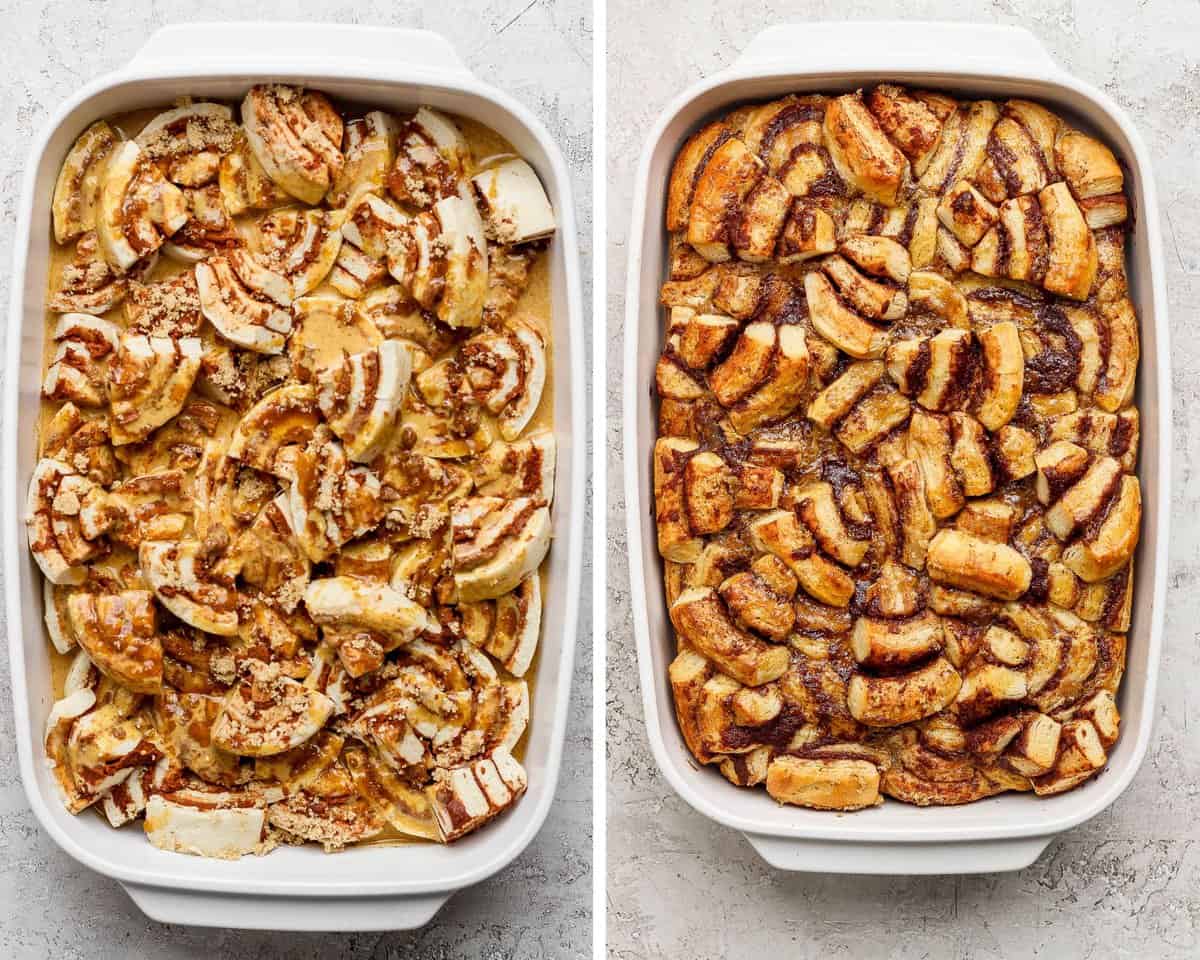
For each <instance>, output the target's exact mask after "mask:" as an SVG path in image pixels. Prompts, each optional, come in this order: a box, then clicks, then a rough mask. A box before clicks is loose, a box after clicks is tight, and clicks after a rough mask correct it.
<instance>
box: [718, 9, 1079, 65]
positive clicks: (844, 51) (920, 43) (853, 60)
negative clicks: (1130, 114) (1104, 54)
mask: <svg viewBox="0 0 1200 960" xmlns="http://www.w3.org/2000/svg"><path fill="white" fill-rule="evenodd" d="M814 61H815V62H814ZM900 61H912V62H913V63H915V64H924V65H925V66H926V67H928V66H929V65H930V64H936V65H937V66H938V68H939V70H942V69H946V70H953V71H956V72H963V73H973V72H980V71H983V70H986V71H987V72H1000V68H1002V70H1003V72H1004V73H1007V74H1010V75H1019V74H1021V73H1028V72H1032V71H1036V72H1042V71H1047V70H1052V71H1054V72H1058V70H1059V67H1058V65H1057V64H1056V63H1055V62H1054V58H1053V57H1051V56H1050V54H1048V53H1047V52H1046V48H1045V47H1043V46H1042V44H1041V42H1040V41H1039V40H1038V39H1037V37H1035V36H1034V35H1033V34H1032V33H1030V32H1029V31H1028V30H1026V29H1024V28H1023V27H1011V26H1007V25H1003V24H993V23H931V22H920V21H916V22H912V21H899V20H896V21H859V22H830V23H783V24H779V25H777V26H774V27H768V28H767V29H766V30H764V31H762V32H761V33H759V34H758V35H756V36H755V37H754V39H752V40H751V41H750V43H749V45H748V46H747V47H746V49H745V50H744V51H742V55H741V56H740V57H738V59H737V60H736V61H735V62H734V64H733V69H734V70H741V69H745V68H762V67H764V66H768V65H772V66H779V65H780V64H781V62H783V63H791V64H794V65H796V67H797V68H802V69H803V70H804V71H805V72H806V73H811V72H812V71H813V70H815V69H828V70H831V71H833V70H856V69H859V68H861V66H862V65H863V64H864V63H867V64H885V65H892V64H895V65H896V68H898V67H899V63H900ZM988 67H990V68H991V69H990V70H987V68H988Z"/></svg>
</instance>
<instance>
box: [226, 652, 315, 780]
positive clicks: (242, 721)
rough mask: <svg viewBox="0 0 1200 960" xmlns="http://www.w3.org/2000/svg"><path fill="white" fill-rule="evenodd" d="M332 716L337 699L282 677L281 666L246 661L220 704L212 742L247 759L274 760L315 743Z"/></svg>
mask: <svg viewBox="0 0 1200 960" xmlns="http://www.w3.org/2000/svg"><path fill="white" fill-rule="evenodd" d="M332 712H333V701H331V700H330V699H329V698H328V697H326V696H325V695H324V694H322V693H318V692H317V691H315V690H309V689H308V688H306V687H304V686H303V685H301V684H299V683H297V682H296V681H295V680H292V679H291V678H289V677H286V676H283V675H281V674H280V672H279V666H278V664H268V663H263V662H262V661H260V660H247V661H246V666H245V668H244V672H243V674H242V676H241V677H240V678H239V680H238V682H237V683H236V684H234V686H233V687H231V688H230V690H229V693H227V694H226V696H225V700H224V702H223V703H222V704H221V711H220V713H219V714H218V715H217V719H216V722H215V723H214V724H213V727H212V741H213V744H214V745H215V746H217V747H219V748H220V749H222V750H225V751H227V752H228V753H233V754H236V755H238V756H242V757H267V756H274V755H276V754H280V753H283V752H285V751H287V750H291V749H292V748H294V747H297V746H299V745H300V744H302V743H304V742H305V741H307V740H309V739H311V738H312V737H313V736H314V735H315V734H316V733H317V732H318V731H319V730H320V729H321V728H322V727H323V726H324V725H325V721H326V720H328V719H329V716H330V714H332Z"/></svg>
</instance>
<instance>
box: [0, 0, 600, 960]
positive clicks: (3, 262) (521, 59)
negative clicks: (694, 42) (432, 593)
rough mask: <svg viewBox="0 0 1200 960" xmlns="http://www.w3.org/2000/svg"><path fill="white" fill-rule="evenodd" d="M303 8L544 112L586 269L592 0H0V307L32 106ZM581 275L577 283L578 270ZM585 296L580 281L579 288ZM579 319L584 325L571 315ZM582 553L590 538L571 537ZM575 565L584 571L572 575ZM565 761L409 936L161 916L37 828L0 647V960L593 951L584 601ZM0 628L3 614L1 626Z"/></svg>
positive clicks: (41, 107) (415, 958)
mask: <svg viewBox="0 0 1200 960" xmlns="http://www.w3.org/2000/svg"><path fill="white" fill-rule="evenodd" d="M249 17H255V18H261V19H287V20H300V19H317V20H324V21H328V22H335V21H336V22H349V23H365V24H378V25H389V24H391V25H403V26H414V27H427V28H429V29H432V30H438V31H440V32H442V33H443V34H445V35H446V36H448V37H449V38H450V39H451V40H452V41H453V43H454V45H455V47H456V48H457V49H458V51H459V52H460V54H461V55H462V56H463V58H464V59H465V60H466V62H467V63H468V65H469V66H470V67H471V68H472V69H473V70H474V71H475V72H476V74H477V75H478V76H480V77H482V78H483V79H485V80H487V81H489V82H492V83H495V84H496V85H498V86H500V87H503V88H505V89H506V90H508V91H509V92H510V93H512V94H513V95H514V96H516V97H517V98H518V99H519V100H521V101H523V102H524V103H525V104H526V105H527V106H529V107H530V108H531V109H533V111H534V112H535V113H537V114H538V115H539V116H540V117H541V118H542V119H543V120H544V121H545V123H546V124H547V126H548V127H549V129H550V131H551V133H552V134H553V135H554V136H555V137H556V138H557V140H558V142H559V144H560V145H561V146H562V149H563V151H564V153H565V154H566V156H567V160H568V162H569V164H570V166H571V170H572V174H573V176H574V182H575V189H576V197H577V199H578V206H579V237H580V242H581V244H582V246H583V250H584V264H583V268H584V272H583V275H584V277H585V278H590V276H591V265H590V264H591V260H590V254H591V216H590V210H591V203H590V195H589V194H590V188H591V178H590V171H591V158H592V139H591V110H592V107H591V94H590V87H591V43H592V39H591V5H590V3H589V2H588V0H556V2H553V3H549V2H542V0H533V2H530V0H492V2H486V3H478V2H470V0H440V2H438V3H436V4H421V5H418V4H394V3H391V2H387V0H371V2H348V0H343V2H338V0H334V2H331V3H328V4H316V3H312V4H307V5H305V4H300V3H294V2H284V0H255V2H254V3H244V2H236V0H188V2H167V0H159V2H154V3H147V2H142V0H111V2H84V0H51V2H31V0H0V130H3V131H4V135H3V136H0V304H3V305H4V306H3V307H2V308H0V309H3V310H5V311H6V310H7V305H8V284H9V276H8V274H9V264H10V263H11V250H12V234H13V228H14V220H15V217H16V202H17V192H18V190H19V186H20V174H21V168H22V165H23V163H24V160H25V151H26V149H27V148H28V144H29V141H30V139H31V137H32V135H33V133H34V132H35V131H36V130H37V129H38V127H39V126H40V124H41V123H42V121H43V120H44V119H45V117H46V116H47V114H48V113H49V112H50V111H51V110H53V109H54V108H55V107H56V106H57V105H58V103H59V102H60V101H62V100H63V99H65V98H66V97H67V96H68V95H69V94H71V93H72V92H73V91H74V90H75V89H77V88H78V87H79V85H80V84H82V83H83V82H85V81H87V80H90V79H91V78H92V77H94V76H96V75H98V74H100V73H102V72H105V71H107V70H111V69H114V68H116V67H117V66H119V65H120V64H121V63H123V62H124V61H126V60H127V59H128V58H129V57H130V55H131V54H132V53H133V52H134V51H135V50H136V49H137V48H138V46H139V45H140V44H141V43H142V41H143V40H144V38H145V37H146V36H147V35H148V34H149V33H150V32H151V31H152V30H153V29H154V28H156V27H158V26H161V25H163V24H166V23H172V22H177V21H184V20H210V21H211V20H240V19H247V18H249ZM588 286H589V288H590V283H589V284H588ZM589 302H590V289H589V290H585V293H584V303H585V304H587V303H589ZM586 327H587V329H588V330H589V331H590V330H591V324H590V323H588V324H586ZM585 556H590V548H588V549H587V550H585ZM589 578H590V572H589V571H587V570H585V573H584V583H587V582H589ZM580 619H581V622H580V629H579V631H578V636H579V638H580V646H579V657H578V670H577V673H576V677H575V684H574V690H573V699H572V704H571V715H570V723H569V727H568V739H567V748H566V756H565V762H564V765H563V770H562V778H561V781H560V784H559V790H558V796H557V798H556V802H555V805H554V807H553V810H552V811H551V814H550V817H549V819H548V820H547V822H546V825H545V827H544V828H543V829H542V831H541V833H540V834H539V835H538V837H537V838H536V839H535V840H534V842H533V844H532V845H531V846H530V847H529V849H528V850H526V851H525V853H524V854H523V855H521V856H520V857H519V858H518V859H517V860H516V861H515V862H514V863H513V864H512V865H511V866H509V867H508V869H506V870H504V871H503V872H501V873H500V874H499V875H497V876H496V877H494V878H492V879H491V880H489V881H487V882H485V883H482V884H480V885H479V886H477V887H475V888H474V889H472V890H469V891H466V892H464V893H462V894H460V895H459V896H457V897H455V898H454V899H453V900H451V902H450V904H449V905H448V906H447V907H446V908H445V909H444V910H443V911H442V912H441V914H440V915H439V916H438V918H437V919H436V920H435V921H434V922H433V923H432V924H430V925H429V926H427V927H426V928H425V929H423V930H421V931H418V932H414V933H407V934H405V933H392V934H361V935H351V936H332V935H286V934H278V933H244V932H231V931H220V930H197V929H187V928H182V927H168V926H163V925H161V924H158V923H155V922H153V921H151V920H148V919H147V918H146V917H144V916H143V915H142V914H141V913H140V912H139V911H138V910H137V908H136V907H135V906H134V905H133V903H132V902H131V901H130V900H129V899H128V898H127V897H126V896H125V894H124V892H123V891H122V890H121V888H120V887H119V886H118V885H117V884H116V883H114V882H113V881H110V880H107V879H105V878H103V877H100V876H98V875H96V874H94V873H92V872H90V871H88V870H87V869H85V868H83V867H81V866H79V865H78V864H76V863H75V862H74V861H73V860H71V859H70V858H69V857H67V856H66V855H65V854H63V853H62V852H61V851H59V850H58V848H57V847H56V846H55V845H54V844H53V842H52V841H51V840H50V839H49V837H47V836H46V835H45V834H44V833H43V832H42V831H41V830H40V828H39V827H38V825H37V823H36V821H35V819H34V817H33V814H32V813H31V812H30V810H29V808H28V806H27V805H26V802H25V795H24V792H23V790H22V788H21V784H20V780H19V776H18V772H17V763H16V757H15V753H14V748H13V730H12V710H11V705H10V700H9V692H8V691H9V677H8V658H7V656H3V657H0V957H4V958H12V960H43V958H47V957H54V958H56V960H74V958H87V960H135V958H137V960H140V958H144V957H145V958H148V957H154V958H180V957H192V956H204V957H206V958H236V960H248V958H267V957H272V958H274V957H284V958H289V960H302V958H318V957H320V958H328V957H336V958H339V960H340V958H352V960H366V958H373V960H384V958H396V957H401V956H403V957H405V958H406V960H422V958H429V960H434V958H446V957H456V958H457V957H462V958H477V957H478V958H488V960H499V958H517V957H519V958H547V960H558V958H580V957H587V956H590V955H591V896H592V890H591V888H592V884H591V868H590V863H591V843H592V837H591V805H590V803H589V798H590V795H591V754H590V744H591V717H592V710H591V680H590V677H591V646H590V643H588V642H587V638H588V637H589V636H590V620H591V612H590V605H588V604H586V603H585V605H584V608H583V609H582V610H581V618H580ZM0 629H2V625H0Z"/></svg>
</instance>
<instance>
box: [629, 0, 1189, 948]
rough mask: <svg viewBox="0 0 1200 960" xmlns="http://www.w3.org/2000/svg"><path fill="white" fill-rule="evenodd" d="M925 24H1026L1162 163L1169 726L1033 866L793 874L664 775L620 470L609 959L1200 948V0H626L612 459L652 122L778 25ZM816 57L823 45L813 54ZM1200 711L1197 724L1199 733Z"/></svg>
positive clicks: (1163, 720) (1165, 697)
mask: <svg viewBox="0 0 1200 960" xmlns="http://www.w3.org/2000/svg"><path fill="white" fill-rule="evenodd" d="M868 18H877V19H884V18H910V19H936V18H942V19H949V20H981V21H998V22H1003V23H1012V24H1020V25H1024V26H1027V27H1028V28H1030V29H1031V30H1033V31H1034V33H1036V34H1037V35H1038V36H1039V37H1040V38H1041V40H1042V42H1043V43H1044V44H1045V45H1046V47H1047V48H1048V49H1049V50H1050V51H1051V52H1052V53H1053V55H1054V56H1055V57H1056V58H1057V59H1058V60H1059V62H1061V63H1062V64H1064V65H1065V66H1066V67H1067V68H1068V69H1069V70H1071V71H1072V72H1073V73H1075V74H1077V75H1078V76H1080V77H1082V78H1084V79H1086V80H1089V81H1091V82H1092V83H1094V84H1097V85H1099V86H1101V87H1103V88H1104V89H1105V90H1106V91H1107V92H1108V93H1109V94H1111V95H1112V96H1113V97H1115V98H1116V99H1117V100H1118V101H1119V102H1120V103H1121V104H1122V105H1123V106H1124V107H1126V108H1127V109H1128V111H1129V112H1130V114H1131V115H1132V117H1133V119H1134V120H1135V121H1136V122H1137V124H1138V126H1139V127H1140V130H1141V133H1142V135H1143V137H1144V138H1145V139H1146V141H1147V143H1148V144H1149V147H1150V152H1151V154H1152V156H1153V158H1154V161H1155V164H1156V174H1157V178H1158V186H1159V194H1160V199H1161V203H1162V213H1163V215H1164V230H1165V231H1166V234H1167V235H1166V236H1165V238H1164V245H1165V249H1166V254H1167V269H1168V271H1169V276H1168V285H1169V290H1170V308H1171V320H1172V324H1171V325H1172V342H1173V345H1174V388H1175V416H1174V420H1175V448H1174V452H1175V467H1174V474H1175V484H1174V498H1173V502H1172V515H1173V517H1174V518H1175V521H1174V530H1173V539H1172V545H1171V577H1170V592H1169V594H1168V608H1167V618H1166V625H1167V641H1166V651H1165V656H1164V660H1163V666H1162V675H1161V685H1160V701H1159V702H1160V709H1159V714H1158V719H1157V724H1156V728H1155V740H1154V744H1153V746H1152V747H1151V750H1150V754H1149V756H1148V757H1147V760H1146V763H1145V765H1144V767H1143V768H1142V770H1141V771H1140V773H1139V775H1138V777H1137V779H1136V781H1135V783H1134V784H1133V785H1132V786H1131V787H1130V789H1129V790H1128V791H1127V792H1126V794H1125V795H1124V796H1123V797H1122V798H1121V799H1120V800H1119V801H1118V802H1117V803H1116V804H1115V805H1114V806H1113V807H1112V808H1111V809H1110V810H1109V811H1107V812H1106V813H1105V814H1103V815H1101V816H1100V817H1097V818H1096V819H1095V820H1093V821H1092V822H1090V823H1088V824H1087V825H1085V826H1083V827H1080V828H1079V829H1076V830H1074V831H1072V832H1070V833H1069V834H1067V835H1066V836H1064V837H1062V838H1061V839H1059V840H1057V841H1056V842H1054V843H1053V844H1052V846H1051V847H1050V849H1049V850H1048V851H1047V852H1046V853H1045V855H1044V856H1043V857H1042V858H1041V860H1040V861H1039V862H1038V863H1037V864H1035V865H1034V866H1033V867H1031V868H1029V869H1027V870H1024V871H1021V872H1020V873H1014V874H1006V875H992V876H977V877H964V878H954V877H944V878H930V879H910V880H909V879H881V878H868V877H830V876H805V875H788V874H785V873H780V872H775V871H773V870H771V869H769V868H768V867H766V866H765V865H764V864H763V863H762V862H761V861H760V860H759V859H758V857H757V856H756V855H755V854H754V852H753V851H752V850H751V849H750V847H749V846H748V845H747V844H746V842H745V841H744V840H743V839H742V838H741V837H740V836H738V835H737V834H736V833H734V832H732V831H730V830H727V829H725V828H723V827H719V826H717V825H715V824H713V823H711V822H710V821H708V820H706V819H704V818H703V817H701V816H700V815H699V814H697V813H695V812H693V811H692V810H691V809H690V808H689V807H687V806H686V804H684V803H683V802H682V801H681V800H680V799H678V798H677V797H676V796H675V794H674V793H673V792H672V790H671V789H670V787H669V786H668V785H667V784H666V782H665V781H664V780H663V779H662V777H661V776H660V775H659V774H658V771H657V769H656V767H655V765H654V761H653V759H652V758H651V756H650V754H649V752H648V749H647V745H646V738H645V734H644V731H643V726H642V709H641V702H640V699H639V694H638V683H637V674H636V666H635V654H634V648H633V637H632V627H631V622H630V617H629V607H628V597H629V589H630V587H629V584H628V581H627V574H626V567H625V564H624V562H623V559H622V558H623V557H624V556H625V553H626V546H625V532H624V531H625V519H624V514H623V496H622V489H621V479H620V473H619V471H616V470H610V473H609V475H608V504H609V532H608V540H609V549H610V553H609V557H610V563H609V577H610V589H609V596H610V599H609V614H608V617H609V627H608V628H609V653H608V657H609V675H608V678H607V684H608V689H607V704H608V721H607V723H608V744H609V747H608V749H609V798H608V810H609V824H608V857H609V860H608V863H609V870H608V936H609V955H610V956H611V957H614V958H620V960H634V958H639V960H640V958H676V957H686V958H688V960H705V958H716V957H721V958H728V960H735V958H743V957H788V958H796V960H801V958H817V957H820V958H822V960H829V958H835V957H838V958H843V957H844V958H858V957H872V958H875V957H889V958H896V960H906V958H912V960H916V958H930V960H943V958H945V960H948V958H961V960H968V958H969V960H998V958H1018V957H1020V958H1024V957H1054V958H1056V960H1057V958H1062V960H1076V958H1084V957H1108V958H1113V960H1116V958H1125V957H1129V958H1133V957H1137V958H1147V960H1149V958H1164V960H1165V958H1179V960H1182V958H1185V957H1189V958H1190V957H1196V956H1197V955H1200V844H1198V843H1197V840H1198V838H1200V831H1198V829H1197V826H1196V824H1197V821H1198V819H1200V743H1198V742H1197V739H1196V735H1195V732H1194V731H1195V728H1196V722H1197V719H1198V713H1200V698H1197V696H1196V693H1195V690H1196V679H1195V678H1196V676H1197V672H1198V668H1200V654H1198V649H1200V648H1198V645H1197V629H1198V627H1197V625H1198V624H1200V590H1197V587H1198V586H1200V509H1198V507H1200V485H1198V484H1197V480H1196V471H1197V468H1200V428H1198V427H1197V425H1196V415H1195V411H1197V409H1200V407H1198V402H1200V338H1197V336H1196V334H1195V331H1194V324H1195V317H1196V310H1195V304H1196V302H1197V299H1198V298H1200V187H1198V181H1197V170H1198V167H1197V149H1198V147H1200V98H1198V96H1197V86H1198V83H1200V4H1197V3H1196V2H1195V0H1140V2H1136V3H1134V2H1118V0H1107V2H1100V0H1088V2H1084V0H993V2H963V0H809V2H803V3H795V2H776V3H771V4H763V3H761V2H750V0H715V2H714V0H691V2H689V3H687V4H686V5H685V4H683V3H658V4H643V3H635V2H633V0H610V2H609V12H608V23H609V25H610V29H609V38H608V51H609V64H608V71H609V72H608V89H609V102H608V117H609V128H608V150H609V157H610V176H609V184H610V187H609V194H608V204H607V207H608V226H609V245H608V257H609V261H608V262H609V273H608V289H609V324H610V330H609V332H610V336H609V341H608V369H609V372H610V376H609V393H608V399H607V405H606V408H605V409H606V413H607V417H608V424H607V425H608V436H607V441H608V446H609V450H610V463H613V462H614V461H615V456H613V453H614V452H616V451H618V450H619V446H620V413H621V407H620V396H619V391H618V378H617V376H616V372H617V371H619V370H620V368H621V349H622V348H621V343H620V337H619V336H617V335H616V334H617V331H618V330H619V329H620V325H621V323H622V322H623V297H622V291H623V288H624V282H625V276H624V269H623V267H624V262H625V250H626V247H625V238H626V231H627V228H628V218H629V204H630V202H631V189H632V178H633V172H634V166H635V164H636V162H637V157H638V155H639V153H640V151H641V147H642V143H643V139H644V137H645V135H646V132H647V130H648V127H649V125H650V123H651V122H652V120H653V118H654V117H655V116H656V115H657V114H658V112H659V111H660V110H661V109H662V107H663V106H664V105H665V104H666V102H667V101H668V100H669V99H670V98H671V97H673V96H674V95H675V94H676V93H677V92H679V91H680V90H682V89H683V88H684V87H686V86H688V85H689V84H691V83H692V82H694V81H695V80H696V79H698V78H699V77H701V76H704V75H706V74H709V73H711V72H713V71H715V70H717V69H719V68H721V67H723V66H725V65H726V64H728V63H729V62H730V61H731V60H732V59H733V58H734V57H735V56H736V55H737V53H738V52H739V51H740V50H741V49H742V48H743V46H744V45H745V44H746V42H747V41H748V40H749V38H750V37H751V36H753V35H754V33H756V32H757V31H758V30H759V29H761V28H762V27H763V26H766V25H767V24H768V23H771V22H788V21H797V20H805V19H813V20H819V19H827V20H843V19H868ZM796 55H797V59H798V60H802V58H803V50H802V49H798V50H797V51H796ZM1189 726H1190V727H1191V731H1190V732H1189Z"/></svg>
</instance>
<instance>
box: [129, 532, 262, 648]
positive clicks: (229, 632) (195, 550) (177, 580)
mask: <svg viewBox="0 0 1200 960" xmlns="http://www.w3.org/2000/svg"><path fill="white" fill-rule="evenodd" d="M138 563H139V565H140V567H141V570H142V575H143V576H144V577H145V578H146V582H147V583H148V584H149V585H150V587H151V589H153V590H154V594H155V596H157V597H158V600H159V602H160V603H161V604H162V605H163V606H164V607H166V608H167V609H168V610H169V611H171V613H173V614H175V616H177V617H178V618H179V619H180V620H182V621H183V622H184V623H187V624H190V625H191V626H193V627H195V628H196V629H197V630H203V631H204V632H205V633H215V634H218V635H219V636H223V637H231V636H234V635H236V634H237V630H238V615H237V610H236V607H235V603H236V599H237V594H236V591H235V590H234V589H233V585H232V583H231V582H230V581H228V580H226V579H225V578H222V577H218V576H217V575H216V574H215V573H214V572H213V570H212V569H211V564H210V558H209V557H208V556H207V555H206V553H205V549H204V545H203V544H201V543H200V542H199V541H198V540H178V541H172V540H148V541H146V542H145V543H143V544H142V545H141V547H140V548H139V550H138Z"/></svg>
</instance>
